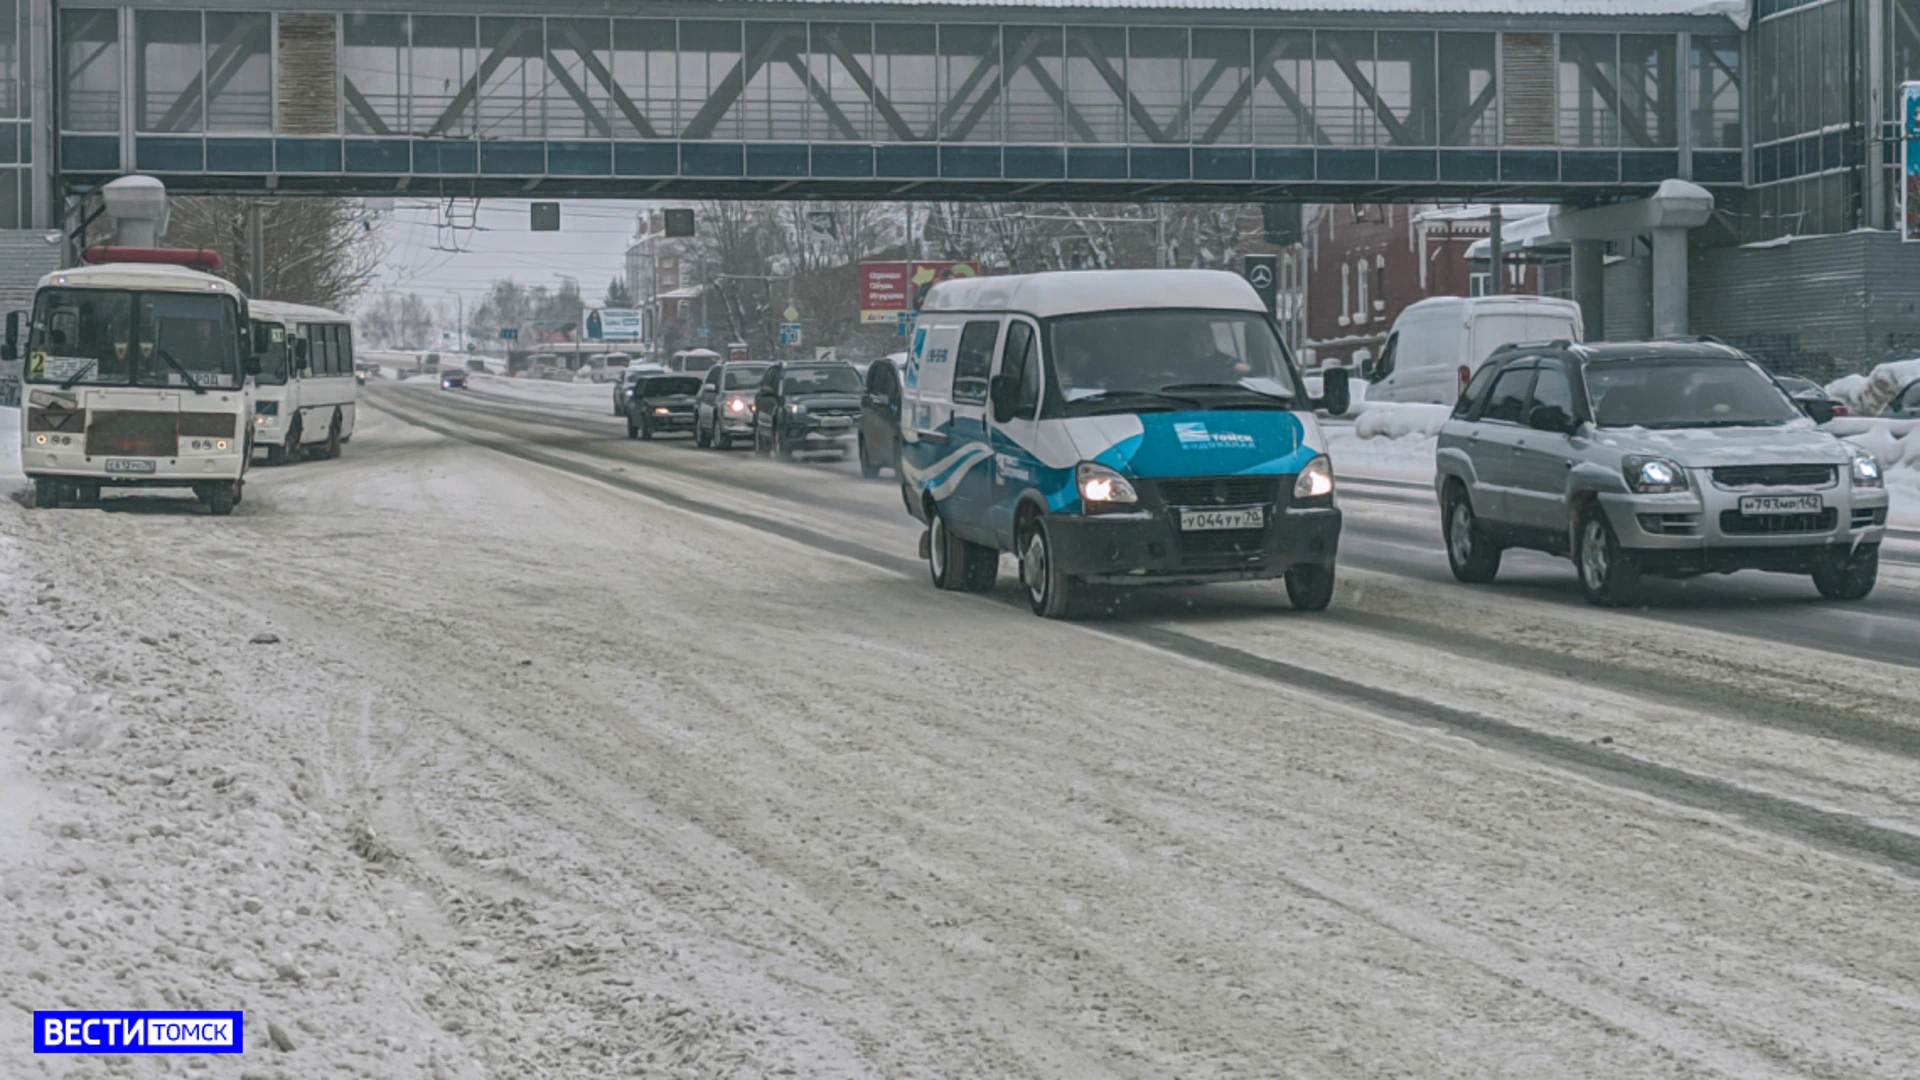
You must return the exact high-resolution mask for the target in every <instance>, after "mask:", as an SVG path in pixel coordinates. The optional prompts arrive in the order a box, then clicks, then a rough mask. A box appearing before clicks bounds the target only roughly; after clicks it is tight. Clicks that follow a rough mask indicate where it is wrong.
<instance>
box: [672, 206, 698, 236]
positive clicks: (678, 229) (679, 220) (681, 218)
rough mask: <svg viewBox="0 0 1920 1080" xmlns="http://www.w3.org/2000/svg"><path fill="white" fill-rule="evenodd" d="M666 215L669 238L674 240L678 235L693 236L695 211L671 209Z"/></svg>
mask: <svg viewBox="0 0 1920 1080" xmlns="http://www.w3.org/2000/svg"><path fill="white" fill-rule="evenodd" d="M665 217H666V226H667V239H669V240H672V239H674V238H676V237H681V236H692V235H693V234H694V220H693V211H691V210H669V211H667V212H666V214H665Z"/></svg>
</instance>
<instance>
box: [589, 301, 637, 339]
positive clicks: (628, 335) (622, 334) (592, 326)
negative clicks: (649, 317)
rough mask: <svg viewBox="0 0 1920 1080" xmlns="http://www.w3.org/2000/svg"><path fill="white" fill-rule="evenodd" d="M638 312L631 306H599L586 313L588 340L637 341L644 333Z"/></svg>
mask: <svg viewBox="0 0 1920 1080" xmlns="http://www.w3.org/2000/svg"><path fill="white" fill-rule="evenodd" d="M643 329H644V323H643V320H642V318H641V315H640V312H638V311H636V310H633V309H631V308H600V309H599V310H597V311H590V312H588V313H587V339H588V340H589V341H639V340H641V339H642V338H643V337H645V336H646V335H645V334H643V333H642V332H641V331H642V330H643Z"/></svg>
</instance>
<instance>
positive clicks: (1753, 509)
mask: <svg viewBox="0 0 1920 1080" xmlns="http://www.w3.org/2000/svg"><path fill="white" fill-rule="evenodd" d="M1826 508H1827V507H1826V503H1825V502H1824V501H1822V500H1821V498H1820V496H1818V495H1746V496H1742V497H1741V499H1740V513H1741V514H1742V515H1743V516H1746V517H1770V516H1772V515H1774V514H1817V513H1819V512H1820V511H1822V510H1825V509H1826Z"/></svg>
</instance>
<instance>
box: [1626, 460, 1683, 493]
mask: <svg viewBox="0 0 1920 1080" xmlns="http://www.w3.org/2000/svg"><path fill="white" fill-rule="evenodd" d="M1621 470H1622V471H1623V472H1625V473H1626V476H1627V486H1628V487H1629V488H1632V489H1633V491H1634V492H1635V493H1637V494H1640V495H1666V494H1670V493H1672V492H1675V491H1685V490H1687V470H1685V469H1683V468H1681V467H1680V463H1679V462H1677V461H1673V460H1670V459H1668V458H1661V457H1641V456H1640V455H1638V454H1636V455H1634V456H1632V457H1629V458H1627V459H1626V461H1624V462H1622V463H1621Z"/></svg>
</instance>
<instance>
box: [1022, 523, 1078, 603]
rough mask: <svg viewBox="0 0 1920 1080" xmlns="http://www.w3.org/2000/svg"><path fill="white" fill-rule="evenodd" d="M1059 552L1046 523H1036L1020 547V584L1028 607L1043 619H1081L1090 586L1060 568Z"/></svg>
mask: <svg viewBox="0 0 1920 1080" xmlns="http://www.w3.org/2000/svg"><path fill="white" fill-rule="evenodd" d="M1057 550H1058V547H1057V545H1055V544H1054V542H1053V535H1052V534H1051V533H1050V532H1049V531H1048V530H1047V523H1046V522H1045V521H1036V522H1034V523H1033V527H1032V528H1031V529H1030V530H1029V531H1028V532H1027V535H1026V538H1025V540H1024V541H1023V542H1022V544H1021V546H1020V583H1021V584H1022V585H1025V586H1026V588H1027V605H1028V606H1029V607H1031V608H1032V609H1033V613H1034V614H1035V615H1038V616H1040V617H1041V618H1043V619H1072V618H1077V617H1078V616H1079V614H1080V608H1081V606H1082V593H1083V592H1084V591H1085V589H1086V586H1085V585H1082V584H1081V583H1080V582H1077V581H1075V580H1074V579H1073V578H1072V577H1071V576H1070V575H1068V574H1067V572H1066V571H1065V570H1063V569H1061V567H1060V562H1059V560H1058V558H1056V556H1055V553H1056V551H1057Z"/></svg>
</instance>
